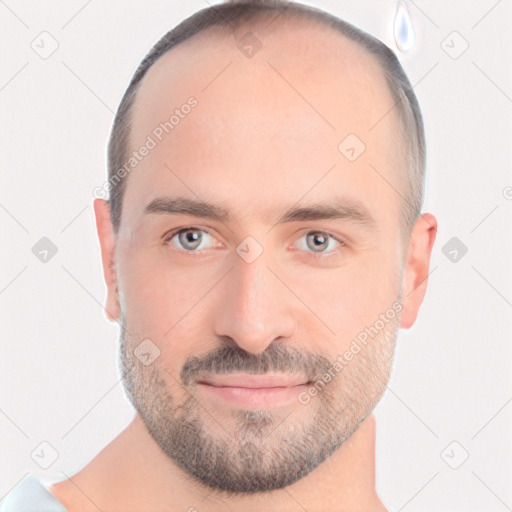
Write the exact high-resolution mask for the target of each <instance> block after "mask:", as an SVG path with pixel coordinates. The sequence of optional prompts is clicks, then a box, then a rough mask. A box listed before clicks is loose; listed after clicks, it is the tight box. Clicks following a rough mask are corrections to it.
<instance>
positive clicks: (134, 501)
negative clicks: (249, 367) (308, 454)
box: [50, 414, 385, 512]
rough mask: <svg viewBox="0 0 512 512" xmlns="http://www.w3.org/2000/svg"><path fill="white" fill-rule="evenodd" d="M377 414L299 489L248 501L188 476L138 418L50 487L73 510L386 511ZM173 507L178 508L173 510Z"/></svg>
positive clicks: (297, 486)
mask: <svg viewBox="0 0 512 512" xmlns="http://www.w3.org/2000/svg"><path fill="white" fill-rule="evenodd" d="M375 430H376V428H375V417H374V416H373V414H372V415H370V416H368V417H367V418H366V419H365V420H364V421H363V422H362V423H361V424H360V425H359V427H358V429H357V430H356V432H354V434H353V435H352V436H351V437H350V438H349V439H348V440H347V441H345V443H344V444H343V445H342V447H341V448H340V449H339V450H337V451H336V452H335V453H334V454H333V455H331V457H329V458H328V459H327V460H326V461H324V462H323V463H322V464H320V465H319V466H318V467H317V468H316V469H315V470H314V471H312V472H311V473H309V474H308V475H307V476H305V477H304V478H302V479H300V480H298V481H297V482H295V483H294V484H292V485H290V486H288V487H286V488H285V489H279V490H275V491H272V492H271V493H264V494H253V495H248V496H244V497H240V496H229V495H227V494H225V493H217V492H212V490H211V489H210V488H207V487H204V486H202V485H201V484H199V483H197V482H196V481H195V480H192V479H191V478H188V477H187V475H185V474H184V473H183V471H182V470H181V469H180V468H178V467H177V466H176V465H175V464H174V463H173V462H172V461H171V460H170V459H169V458H168V457H167V456H166V455H165V454H164V453H163V452H162V451H161V450H160V448H159V447H158V445H156V443H155V442H154V441H153V438H152V437H151V436H150V434H149V432H148V431H147V429H146V426H145V425H144V423H143V421H142V420H141V418H140V417H139V416H138V415H135V417H134V419H133V421H132V422H131V423H130V424H129V425H128V427H127V428H126V429H125V430H124V431H123V432H122V433H121V434H120V435H119V436H118V437H116V438H115V439H114V440H113V441H112V442H111V443H110V444H109V445H107V446H106V447H105V448H104V449H103V450H102V451H101V452H100V453H99V454H98V455H97V456H96V457H95V458H94V459H93V460H92V461H91V462H90V463H89V464H88V465H87V466H86V467H85V468H83V469H82V470H81V471H79V472H78V473H77V474H75V475H74V476H72V477H71V478H70V480H64V481H62V482H57V483H55V484H53V485H52V486H51V487H50V492H52V493H53V494H54V495H55V497H56V498H57V499H58V500H59V501H61V502H62V504H63V505H64V506H65V507H66V508H67V509H68V510H69V512H74V511H75V510H97V507H99V508H100V509H101V510H103V511H105V512H107V511H109V510H114V509H117V510H118V509H122V510H127V511H128V510H195V509H197V510H201V512H223V511H224V510H226V511H227V510H233V509H238V510H244V512H256V511H257V512H260V511H261V510H264V509H267V508H268V509H271V510H273V511H275V512H285V511H286V512H290V511H292V510H297V509H298V508H303V509H306V510H311V511H313V510H322V511H323V510H329V511H336V510H360V509H364V510H372V511H379V512H381V511H385V508H384V506H383V505H382V503H381V502H380V500H379V498H378V496H377V493H376V491H375ZM170 504H172V506H173V509H170V508H169V506H170Z"/></svg>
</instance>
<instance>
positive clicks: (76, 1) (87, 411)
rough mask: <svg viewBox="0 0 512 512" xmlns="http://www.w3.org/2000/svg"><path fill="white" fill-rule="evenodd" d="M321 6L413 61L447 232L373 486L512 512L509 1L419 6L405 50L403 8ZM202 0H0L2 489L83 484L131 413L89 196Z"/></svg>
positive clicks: (392, 391)
mask: <svg viewBox="0 0 512 512" xmlns="http://www.w3.org/2000/svg"><path fill="white" fill-rule="evenodd" d="M307 3H310V4H311V5H315V6H318V7H320V8H324V9H326V10H329V11H331V12H333V13H335V14H337V15H339V16H340V17H342V18H344V19H346V20H347V21H349V22H351V23H353V24H355V25H357V26H359V27H361V28H363V29H364V30H366V31H368V32H370V33H371V34H373V35H375V36H377V37H378V38H379V39H381V40H382V41H384V42H385V43H386V44H387V45H388V46H390V47H391V48H393V49H394V50H395V51H396V52H397V53H398V55H399V59H400V61H401V62H402V64H403V66H404V68H405V70H406V72H407V73H408V75H409V77H410V80H411V82H412V83H413V84H414V85H415V91H416V94H417V96H418V99H419V101H420V104H421V107H422V111H423V115H424V121H425V127H426V133H427V145H428V175H427V184H426V200H425V207H424V210H425V211H430V212H432V213H434V214H435V215H436V216H437V218H438V220H439V231H438V237H437V241H436V246H435V248H434V252H433V258H432V267H431V270H432V272H431V276H430V282H429V289H428V291H427V296H426V299H425V302H424V304H423V307H422V308H421V310H420V315H419V318H418V321H417V323H416V325H415V326H414V327H413V328H412V329H411V330H409V331H401V332H400V335H399V346H398V352H397V358H396V363H395V372H394V375H393V377H392V380H391V382H390V384H389V389H388V390H387V392H386V394H385V396H384V398H383V401H382V402H381V403H380V404H379V406H378V407H377V410H376V412H377V418H378V437H377V488H378V492H379V494H380V496H381V498H382V500H383V501H384V503H385V504H386V506H387V507H388V508H389V510H390V511H399V510H405V511H427V510H429V511H430V510H438V511H456V510H457V511H476V510H485V511H491V510H492V511H502V510H503V511H504V510H507V509H508V510H512V486H511V485H510V482H511V481H512V441H511V432H512V372H511V367H512V365H511V360H512V357H511V356H512V348H511V336H510V333H511V326H512V278H511V271H510V268H511V262H512V250H511V249H512V243H511V240H512V236H511V234H512V229H511V228H512V222H511V218H512V200H511V199H512V173H511V164H512V162H511V160H512V158H511V156H512V142H511V133H512V130H511V125H512V76H511V75H512V72H511V66H510V63H511V62H512V60H511V59H512V52H511V49H512V41H511V39H510V35H509V28H510V24H511V21H512V2H511V1H510V0H501V1H497V0H485V1H484V0H479V1H473V2H467V1H463V0H458V1H450V2H445V1H441V0H439V1H437V0H436V1H434V0H421V1H420V0H415V1H414V2H413V1H410V0H408V1H407V2H406V4H407V6H408V9H409V12H410V14H411V17H412V20H413V23H414V27H415V31H416V46H415V47H414V49H413V50H411V51H410V52H409V53H407V54H402V53H399V52H398V50H396V46H395V45H394V40H393V31H392V22H393V17H394V14H395V10H396V6H397V2H395V1H390V0H374V1H363V0H357V1H342V0H336V1H334V0H332V1H329V0H310V1H309V2H307ZM207 5H208V4H207V2H205V1H204V0H187V1H186V2H177V1H171V0H168V1H165V2H164V1H160V0H152V1H147V2H121V1H120V0H117V1H113V0H111V1H108V2H106V1H103V2H100V1H99V0H92V1H91V0H89V1H86V0H73V1H70V0H67V1H64V0H58V1H57V0H55V1H49V2H44V3H43V2H41V3H40V2H22V1H20V0H7V1H5V2H2V1H0V22H1V27H2V28H1V30H0V43H1V44H0V48H1V54H2V66H1V67H0V109H1V111H0V112H1V116H2V122H1V123H0V134H1V136H0V145H1V147H0V169H1V173H2V187H1V189H0V226H1V234H2V239H3V240H4V241H5V242H7V243H4V245H3V250H2V251H1V258H2V260H1V274H0V310H1V325H2V341H1V346H2V352H1V358H0V432H1V436H0V460H1V463H0V498H1V497H2V496H4V495H5V494H6V493H7V492H9V491H10V489H11V488H12V487H13V486H14V485H15V484H16V483H17V482H18V481H19V480H20V479H21V478H22V477H23V476H24V475H25V474H26V473H27V472H31V473H35V474H37V475H39V476H41V477H42V478H43V480H46V481H54V480H60V479H62V478H64V476H65V475H71V474H73V472H76V471H77V470H79V469H80V468H81V467H82V466H84V465H85V464H86V463H87V462H89V460H90V459H92V458H93V457H94V455H96V454H97V453H98V452H99V451H100V450H101V449H102V448H103V447H104V446H105V445H106V444H107V443H108V442H109V441H110V440H112V439H113V438H114V437H115V436H116V435H117V434H118V433H120V432H121V430H123V429H124V427H125V426H126V425H127V424H128V422H129V421H130V419H131V417H132V415H133V412H132V409H131V407H130V406H129V404H128V402H127V401H126V400H125V398H124V395H123V392H122V388H121V385H120V383H119V375H118V374H117V366H116V364H117V363H116V350H117V338H118V330H117V325H112V324H109V323H108V322H107V320H106V318H105V316H104V314H103V311H102V307H101V305H102V304H103V301H104V298H105V291H106V288H105V285H104V283H103V277H102V271H101V266H100V254H99V245H98V242H97V239H96V233H95V225H94V216H93V210H92V200H93V197H92V190H93V188H94V187H96V186H98V185H102V184H103V183H104V181H105V176H106V164H105V161H106V160H105V155H106V141H107V137H108V135H109V132H110V127H111V123H112V119H113V112H114V111H115V109H116V108H117V105H118V103H119V101H120V99H121V96H122V94H123V92H124V90H125V88H126V86H127V84H128V82H129V80H130V78H131V75H132V73H133V72H134V70H135V68H136V66H137V64H138V63H139V61H140V60H141V58H142V57H143V56H144V55H145V53H146V52H147V51H148V50H149V48H150V47H151V45H152V44H153V43H154V42H156V40H157V39H158V38H159V37H160V36H161V35H163V34H164V33H165V32H166V31H167V30H169V29H170V28H172V27H173V26H175V25H176V24H177V23H178V22H179V21H181V20H182V19H184V18H185V17H186V16H188V15H189V14H191V13H193V12H195V11H197V10H199V9H201V8H204V7H207ZM454 31H456V32H457V33H458V35H456V34H453V32H454ZM42 32H47V33H48V34H49V36H48V35H41V33H42ZM41 38H45V39H44V43H41V41H42V39H41ZM53 40H55V41H56V43H57V44H58V48H57V49H56V51H55V52H54V53H53V54H52V55H50V56H48V57H47V58H42V57H41V51H42V49H41V46H44V47H45V48H46V51H49V50H50V49H51V45H52V44H55V43H53V42H52V41H53ZM443 41H444V42H443ZM464 41H466V42H467V44H469V47H468V49H467V50H466V51H465V52H464V53H462V54H461V55H460V56H458V57H457V58H453V57H454V55H455V54H457V53H458V52H459V51H461V49H462V48H463V46H462V45H464ZM37 45H39V48H40V49H39V51H38V50H36V49H34V47H35V48H37ZM447 51H448V52H451V53H452V55H451V56H450V55H449V54H448V53H447ZM44 56H46V55H44ZM42 237H48V238H49V239H50V240H51V241H52V242H53V243H54V244H55V246H56V247H57V248H58V252H57V254H56V255H55V256H54V257H53V258H51V259H50V260H49V261H48V262H46V263H43V262H41V261H40V260H39V259H37V258H36V257H35V255H34V254H33V252H32V248H33V246H34V245H35V244H36V243H37V242H38V241H39V240H40V239H41V238H42ZM453 237H457V238H458V239H459V240H460V242H462V243H463V244H464V245H465V246H466V247H467V249H468V252H467V254H465V255H464V256H463V257H462V258H460V259H459V260H458V261H457V262H453V261H451V260H450V259H449V257H447V256H445V254H444V253H443V247H444V246H445V244H447V243H448V242H449V241H450V240H451V239H452V238H453ZM452 243H453V242H452ZM457 243H459V242H457ZM448 247H450V246H448ZM445 252H448V251H447V250H445ZM41 442H47V443H49V444H50V445H51V446H52V447H53V449H55V450H56V452H57V454H58V458H57V460H56V461H55V462H54V463H53V464H52V465H51V466H50V467H49V468H48V469H46V470H45V469H43V468H42V467H40V466H39V465H38V464H37V463H36V462H35V459H36V457H34V458H32V457H31V454H32V453H33V452H34V450H36V452H35V453H41V450H43V451H44V452H45V454H46V455H45V457H51V454H52V449H51V448H49V447H48V445H42V446H41V445H40V443H41ZM465 457H468V458H467V460H465V461H464V462H463V463H462V464H461V462H462V461H463V460H464V458H465ZM48 460H49V459H48ZM459 465H460V467H458V468H457V469H455V467H456V466H459Z"/></svg>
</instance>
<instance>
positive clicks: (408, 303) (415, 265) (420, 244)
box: [400, 213, 437, 329]
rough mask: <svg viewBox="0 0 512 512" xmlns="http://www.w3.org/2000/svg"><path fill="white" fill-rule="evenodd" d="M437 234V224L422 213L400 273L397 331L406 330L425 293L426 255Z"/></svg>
mask: <svg viewBox="0 0 512 512" xmlns="http://www.w3.org/2000/svg"><path fill="white" fill-rule="evenodd" d="M436 234H437V220H436V218H435V217H434V216H433V215H432V214H431V213H423V214H422V215H420V217H418V219H417V220H416V222H415V224H414V226H413V228H412V230H411V234H410V236H409V244H408V246H407V254H406V256H405V261H404V270H403V273H402V315H401V320H400V327H402V328H403V329H409V328H410V327H412V325H413V324H414V322H415V321H416V317H417V316H418V311H419V309H420V306H421V303H422V302H423V298H424V297H425V292H426V291H427V283H428V274H429V266H430V255H431V253H432V247H433V246H434V241H435V239H436Z"/></svg>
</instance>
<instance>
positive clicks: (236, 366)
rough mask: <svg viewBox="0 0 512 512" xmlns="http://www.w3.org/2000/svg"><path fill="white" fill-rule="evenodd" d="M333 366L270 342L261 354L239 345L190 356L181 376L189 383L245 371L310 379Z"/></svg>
mask: <svg viewBox="0 0 512 512" xmlns="http://www.w3.org/2000/svg"><path fill="white" fill-rule="evenodd" d="M330 366H331V362H330V361H329V359H327V358H326V357H324V356H322V355H319V354H315V353H312V352H305V351H301V350H298V349H296V348H295V347H287V346H284V345H283V344H278V343H271V344H270V345H269V346H268V347H267V349H266V350H265V351H264V352H262V353H261V354H257V355H256V354H250V353H249V352H246V351H245V350H243V349H241V348H240V347H238V346H234V345H224V346H222V347H219V348H217V349H215V350H212V351H211V352H208V353H206V354H205V355H203V356H201V357H196V356H194V357H189V358H188V359H187V361H186V362H185V364H184V366H183V368H182V370H181V373H180V377H181V380H182V382H183V384H184V385H188V384H190V383H192V382H194V381H195V380H198V379H199V378H200V377H202V376H204V375H205V374H210V375H211V374H226V373H235V372H243V373H248V374H253V375H263V374H265V373H270V372H272V373H289V374H303V375H305V376H307V377H308V379H309V380H310V381H313V380H317V379H318V378H319V377H320V376H321V375H323V374H324V373H325V372H326V371H327V370H328V369H329V367H330Z"/></svg>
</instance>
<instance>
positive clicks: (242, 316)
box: [216, 253, 295, 354]
mask: <svg viewBox="0 0 512 512" xmlns="http://www.w3.org/2000/svg"><path fill="white" fill-rule="evenodd" d="M267 263H268V255H267V254H266V253H262V254H261V255H259V256H258V257H257V258H256V259H255V260H253V261H251V262H248V261H246V260H245V259H244V258H243V257H238V256H237V258H236V260H235V265H234V268H233V271H232V272H230V273H229V276H228V278H229V280H228V281H227V283H226V287H227V291H226V293H225V295H224V298H225V300H224V301H222V303H221V304H219V310H218V312H217V315H216V334H217V335H219V336H228V337H230V338H231V339H233V340H234V342H235V343H236V344H237V345H238V346H239V347H240V348H242V349H244V350H245V351H247V352H251V353H254V354H256V353H260V352H263V351H264V350H265V349H266V348H267V347H268V345H269V344H270V343H272V341H274V340H275V339H276V338H280V337H283V338H287V337H290V336H291V335H292V333H293V331H294V329H295V319H294V316H293V312H292V310H291V307H289V302H288V301H286V299H284V300H280V299H281V296H282V290H279V285H280V284H281V283H279V281H278V280H277V279H276V278H275V276H274V275H273V274H272V272H270V270H269V269H268V268H267Z"/></svg>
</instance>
